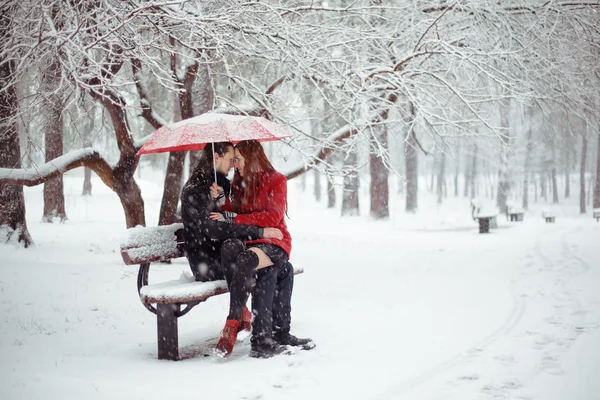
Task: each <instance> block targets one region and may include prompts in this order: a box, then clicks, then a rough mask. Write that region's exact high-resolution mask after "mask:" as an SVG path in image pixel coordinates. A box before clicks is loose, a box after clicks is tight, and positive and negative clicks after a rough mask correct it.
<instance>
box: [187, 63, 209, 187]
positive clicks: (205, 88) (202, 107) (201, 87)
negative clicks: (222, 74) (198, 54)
mask: <svg viewBox="0 0 600 400" xmlns="http://www.w3.org/2000/svg"><path fill="white" fill-rule="evenodd" d="M197 81H198V82H197V84H196V85H194V89H195V90H194V91H193V93H194V100H195V102H196V110H197V115H202V114H204V113H207V112H209V111H210V110H212V109H213V108H214V102H215V91H214V88H213V85H212V82H211V76H210V70H209V69H208V66H205V65H202V66H200V67H199V68H198V77H197ZM189 153H190V165H189V175H190V176H191V175H192V172H193V171H194V168H196V164H198V160H199V159H200V154H201V152H200V151H190V152H189Z"/></svg>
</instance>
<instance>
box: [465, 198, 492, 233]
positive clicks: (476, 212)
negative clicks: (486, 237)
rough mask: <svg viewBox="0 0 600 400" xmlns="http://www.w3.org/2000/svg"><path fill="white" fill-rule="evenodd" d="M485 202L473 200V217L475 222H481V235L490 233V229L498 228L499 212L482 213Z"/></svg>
mask: <svg viewBox="0 0 600 400" xmlns="http://www.w3.org/2000/svg"><path fill="white" fill-rule="evenodd" d="M482 208H483V202H482V200H481V199H472V200H471V216H472V217H473V220H477V222H479V233H489V232H490V228H497V227H498V220H497V218H496V217H497V216H498V212H497V211H482Z"/></svg>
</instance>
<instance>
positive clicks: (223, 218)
mask: <svg viewBox="0 0 600 400" xmlns="http://www.w3.org/2000/svg"><path fill="white" fill-rule="evenodd" d="M235 217H237V214H236V213H234V212H231V211H223V212H220V213H218V212H212V213H210V219H212V220H213V221H218V222H227V223H229V224H233V223H234V220H235Z"/></svg>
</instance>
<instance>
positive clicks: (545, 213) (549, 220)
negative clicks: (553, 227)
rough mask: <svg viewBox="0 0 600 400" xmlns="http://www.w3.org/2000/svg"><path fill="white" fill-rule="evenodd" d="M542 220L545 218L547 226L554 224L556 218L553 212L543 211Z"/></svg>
mask: <svg viewBox="0 0 600 400" xmlns="http://www.w3.org/2000/svg"><path fill="white" fill-rule="evenodd" d="M542 218H544V219H545V220H546V223H547V224H553V223H554V221H555V220H556V217H555V216H554V213H553V212H551V211H543V212H542Z"/></svg>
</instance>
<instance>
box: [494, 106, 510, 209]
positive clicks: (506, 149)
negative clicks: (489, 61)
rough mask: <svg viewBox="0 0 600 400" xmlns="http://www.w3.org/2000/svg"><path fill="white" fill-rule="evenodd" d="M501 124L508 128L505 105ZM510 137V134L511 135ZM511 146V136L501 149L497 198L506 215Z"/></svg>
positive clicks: (501, 114) (497, 202) (501, 110)
mask: <svg viewBox="0 0 600 400" xmlns="http://www.w3.org/2000/svg"><path fill="white" fill-rule="evenodd" d="M500 124H501V125H502V127H503V128H508V122H507V118H506V110H505V107H504V104H503V103H502V102H501V103H500ZM509 135H510V134H509ZM510 145H511V138H510V136H509V137H507V138H506V142H502V143H501V146H502V147H501V149H500V169H499V171H498V189H497V192H496V193H497V196H496V205H497V206H498V208H499V209H500V212H501V213H503V214H504V213H506V211H507V208H508V206H507V204H506V203H507V201H508V196H509V193H510V182H509V175H510V174H509V171H508V168H509V163H508V157H509V155H510Z"/></svg>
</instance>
